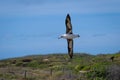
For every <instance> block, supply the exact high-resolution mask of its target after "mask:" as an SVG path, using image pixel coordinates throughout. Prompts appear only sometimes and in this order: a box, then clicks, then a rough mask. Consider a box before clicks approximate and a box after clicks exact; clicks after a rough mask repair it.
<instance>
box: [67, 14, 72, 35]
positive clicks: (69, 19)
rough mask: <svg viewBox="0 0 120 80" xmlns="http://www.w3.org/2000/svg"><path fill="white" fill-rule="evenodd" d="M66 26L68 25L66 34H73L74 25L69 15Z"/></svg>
mask: <svg viewBox="0 0 120 80" xmlns="http://www.w3.org/2000/svg"><path fill="white" fill-rule="evenodd" d="M65 25H66V34H72V24H71V18H70V15H69V14H67V16H66V20H65Z"/></svg>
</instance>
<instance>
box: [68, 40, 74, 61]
mask: <svg viewBox="0 0 120 80" xmlns="http://www.w3.org/2000/svg"><path fill="white" fill-rule="evenodd" d="M67 42H68V54H69V56H70V58H71V59H72V57H73V39H67Z"/></svg>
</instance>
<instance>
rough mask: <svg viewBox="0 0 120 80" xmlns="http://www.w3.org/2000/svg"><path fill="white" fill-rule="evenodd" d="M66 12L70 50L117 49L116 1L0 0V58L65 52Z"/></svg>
mask: <svg viewBox="0 0 120 80" xmlns="http://www.w3.org/2000/svg"><path fill="white" fill-rule="evenodd" d="M67 13H69V14H70V16H71V19H72V26H73V32H74V33H78V34H80V36H81V37H80V38H78V39H75V40H74V52H86V53H90V54H99V53H114V52H118V51H120V0H74V1H73V0H57V1H56V0H0V54H1V56H0V58H1V59H2V58H9V57H16V56H24V55H31V54H33V55H34V54H48V53H67V42H66V40H64V39H61V40H59V39H58V36H60V35H61V34H63V33H65V30H66V27H65V17H66V15H67Z"/></svg>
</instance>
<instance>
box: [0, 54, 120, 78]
mask: <svg viewBox="0 0 120 80" xmlns="http://www.w3.org/2000/svg"><path fill="white" fill-rule="evenodd" d="M119 73H120V52H118V53H114V54H99V55H90V54H85V53H76V54H74V57H73V59H72V60H70V59H69V57H68V55H67V54H50V55H31V56H25V57H20V58H12V59H5V60H1V61H0V80H119V79H120V74H119Z"/></svg>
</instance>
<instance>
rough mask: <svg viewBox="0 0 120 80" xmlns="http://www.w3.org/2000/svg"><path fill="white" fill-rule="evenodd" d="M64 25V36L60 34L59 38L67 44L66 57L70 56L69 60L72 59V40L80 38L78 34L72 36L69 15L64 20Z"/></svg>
mask: <svg viewBox="0 0 120 80" xmlns="http://www.w3.org/2000/svg"><path fill="white" fill-rule="evenodd" d="M65 25H66V34H62V35H61V36H60V37H59V39H60V38H64V39H66V40H67V44H68V55H69V56H70V59H72V57H73V39H74V38H78V37H80V36H79V34H73V32H72V24H71V18H70V15H69V14H67V16H66V19H65Z"/></svg>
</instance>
